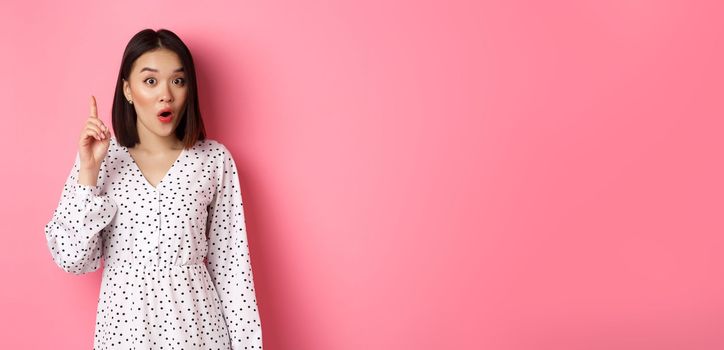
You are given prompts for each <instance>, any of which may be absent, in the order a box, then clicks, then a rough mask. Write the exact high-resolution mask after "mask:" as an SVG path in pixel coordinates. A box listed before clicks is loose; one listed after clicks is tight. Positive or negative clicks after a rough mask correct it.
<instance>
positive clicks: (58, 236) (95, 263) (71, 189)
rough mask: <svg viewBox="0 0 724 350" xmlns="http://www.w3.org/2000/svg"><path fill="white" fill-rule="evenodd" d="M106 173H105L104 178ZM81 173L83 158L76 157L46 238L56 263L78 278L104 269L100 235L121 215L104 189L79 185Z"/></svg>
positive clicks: (48, 227) (47, 227)
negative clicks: (81, 159)
mask: <svg viewBox="0 0 724 350" xmlns="http://www.w3.org/2000/svg"><path fill="white" fill-rule="evenodd" d="M103 172H104V171H103V170H101V174H102V173H103ZM79 173H80V157H79V154H78V153H76V155H75V163H74V164H73V168H72V169H71V171H70V174H69V175H68V178H67V179H66V181H65V185H64V186H63V192H62V194H61V196H60V201H59V202H58V206H57V208H56V209H55V211H54V212H53V217H52V218H51V219H50V221H49V222H48V223H47V224H46V225H45V238H46V240H47V243H48V249H50V253H51V255H52V257H53V261H55V263H56V264H57V265H58V266H60V268H62V269H63V270H64V271H66V272H69V273H72V274H76V275H82V274H85V273H88V272H92V271H96V270H98V268H99V267H100V260H101V256H102V254H101V253H102V243H103V242H102V238H101V235H100V232H101V230H103V229H104V228H105V227H106V226H107V225H108V224H109V223H110V222H111V220H112V219H113V217H114V216H115V214H116V211H117V206H116V203H115V202H114V201H113V199H111V198H110V197H108V196H105V195H103V196H101V195H100V190H101V187H100V186H89V185H81V184H78V175H79ZM99 181H100V180H99Z"/></svg>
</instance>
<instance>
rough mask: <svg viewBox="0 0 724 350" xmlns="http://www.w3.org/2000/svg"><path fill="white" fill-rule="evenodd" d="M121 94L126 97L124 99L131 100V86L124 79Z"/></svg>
mask: <svg viewBox="0 0 724 350" xmlns="http://www.w3.org/2000/svg"><path fill="white" fill-rule="evenodd" d="M123 94H124V95H126V99H127V100H130V99H131V85H130V84H129V83H128V81H127V80H126V79H123Z"/></svg>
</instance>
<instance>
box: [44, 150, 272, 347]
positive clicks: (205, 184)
mask: <svg viewBox="0 0 724 350" xmlns="http://www.w3.org/2000/svg"><path fill="white" fill-rule="evenodd" d="M79 171H80V158H79V155H78V154H77V153H76V158H75V163H74V164H73V167H72V169H71V171H70V174H69V175H68V178H67V180H66V182H65V185H64V187H63V192H62V194H61V197H60V201H59V203H58V207H57V208H56V209H55V211H54V212H53V216H52V218H51V220H50V221H49V222H48V223H47V224H46V225H45V237H46V239H47V243H48V249H49V250H50V253H51V256H52V258H53V261H54V262H55V263H56V264H57V265H58V266H59V267H60V268H61V269H63V270H64V271H66V272H69V273H72V274H76V275H82V274H86V273H88V272H92V271H96V270H98V269H99V268H100V266H101V260H103V265H104V267H103V277H102V282H101V290H100V294H99V296H98V309H97V312H96V325H95V335H94V344H93V349H96V350H99V349H159V350H160V349H208V350H211V349H216V350H222V349H223V350H228V349H233V350H241V349H261V348H262V333H261V319H260V317H259V311H258V308H257V302H256V292H255V290H254V279H253V275H252V269H251V260H250V258H249V246H248V243H247V234H246V223H245V219H244V210H243V203H242V198H241V190H240V187H239V179H238V173H237V169H236V163H235V162H234V158H233V157H232V155H231V153H230V152H229V150H228V149H227V148H226V147H225V146H224V145H223V144H222V143H220V142H219V141H216V140H213V139H208V138H207V139H205V140H199V141H198V142H197V143H196V144H195V145H194V146H193V147H191V148H188V149H184V150H183V151H182V152H181V154H180V155H179V156H178V158H177V159H176V161H175V162H174V163H173V165H172V166H171V168H170V169H169V170H168V172H167V173H166V174H165V175H164V177H163V178H162V179H161V180H160V182H159V183H158V184H156V186H153V185H152V184H151V183H150V182H148V181H147V180H146V178H145V177H144V176H143V174H142V173H141V170H140V169H139V168H138V166H137V164H136V163H135V161H134V160H133V158H132V157H131V155H130V153H129V152H128V149H127V148H126V147H123V146H121V145H120V144H118V143H117V141H116V139H115V137H113V136H112V137H111V140H110V147H109V149H108V154H107V155H106V158H105V159H104V160H103V163H102V165H101V169H100V172H99V175H98V179H97V185H96V186H87V185H80V184H78V175H79Z"/></svg>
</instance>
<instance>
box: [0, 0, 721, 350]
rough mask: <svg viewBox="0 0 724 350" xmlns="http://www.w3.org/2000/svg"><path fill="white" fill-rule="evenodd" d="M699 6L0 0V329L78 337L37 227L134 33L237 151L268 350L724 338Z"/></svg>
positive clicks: (711, 65) (76, 315)
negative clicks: (173, 52)
mask: <svg viewBox="0 0 724 350" xmlns="http://www.w3.org/2000/svg"><path fill="white" fill-rule="evenodd" d="M723 22H724V5H722V3H721V2H717V1H683V0H680V1H646V0H641V1H631V0H613V1H577V0H568V1H521V0H500V1H472V0H471V1H437V2H432V1H380V0H373V1H369V0H368V1H356V2H351V1H344V2H343V1H289V2H279V1H256V2H250V1H246V2H237V1H234V2H228V3H219V2H214V1H159V2H152V3H151V2H146V1H124V2H104V4H100V3H99V2H91V1H88V2H76V3H72V4H67V3H65V2H56V1H46V2H43V3H30V2H27V3H23V4H22V5H21V4H20V3H19V2H18V3H17V4H12V3H9V2H7V1H5V2H2V3H1V4H0V40H1V42H0V43H1V45H2V55H0V77H1V79H2V84H0V99H1V103H2V116H1V117H0V118H2V121H3V123H4V125H3V126H4V130H3V131H4V137H3V138H2V139H0V152H2V154H1V156H2V159H1V160H2V163H3V168H4V170H3V172H2V182H1V186H2V188H1V189H0V190H1V191H2V192H1V193H2V194H3V196H4V199H5V200H3V201H1V202H0V206H2V207H1V208H0V209H1V210H2V216H3V217H2V219H3V223H2V224H3V227H2V237H3V241H2V244H0V266H2V276H0V278H1V279H2V285H3V287H2V288H0V293H1V294H0V310H2V312H1V314H2V316H0V322H1V324H0V329H2V336H0V348H4V349H11V348H12V349H15V348H24V349H31V348H33V349H46V348H56V349H88V348H90V347H91V344H92V337H93V329H94V322H95V308H96V302H97V296H98V291H99V283H100V276H101V275H100V271H98V272H95V273H92V274H89V275H85V276H81V277H79V276H73V275H70V274H66V273H64V272H62V270H60V269H59V268H58V267H57V266H55V265H54V264H53V262H52V260H51V257H50V252H49V251H48V249H47V246H46V242H45V238H44V235H43V225H44V224H45V223H46V222H47V221H48V220H49V219H50V216H51V214H52V211H53V209H54V208H55V206H56V204H57V201H58V199H59V196H60V192H61V190H62V184H63V181H64V180H65V178H66V176H67V174H68V171H69V170H70V166H71V165H72V162H73V157H74V155H75V152H76V150H77V139H78V137H79V133H80V130H81V128H82V127H83V123H84V121H85V118H87V113H88V97H89V95H91V94H94V95H95V96H96V97H97V100H98V105H99V113H100V116H101V118H102V119H103V120H104V121H105V122H106V123H107V124H110V105H111V101H112V93H113V88H114V83H115V78H116V76H117V74H118V67H119V64H120V59H121V54H122V52H123V49H124V47H125V45H126V43H127V42H128V40H129V39H130V38H131V36H132V35H133V34H135V33H136V32H137V31H139V30H141V29H143V28H147V27H150V28H153V29H159V28H168V29H171V30H173V31H175V32H176V33H177V34H179V35H180V36H181V38H182V39H183V40H184V41H185V42H186V43H187V44H188V45H189V47H190V49H191V51H192V53H193V54H194V58H195V61H196V63H197V73H198V74H199V76H200V81H199V87H200V90H201V103H202V112H203V115H204V118H205V121H206V123H207V126H208V130H209V134H210V136H211V137H212V138H215V139H217V140H219V141H221V142H223V143H225V144H226V145H228V147H229V148H230V150H231V151H232V153H233V155H234V157H235V159H236V161H237V162H238V163H239V167H240V169H241V174H240V178H241V182H242V193H243V196H244V199H245V208H246V213H247V214H246V217H247V225H248V230H249V241H250V247H251V251H252V264H253V268H254V269H255V283H256V287H257V296H258V303H259V305H260V311H261V317H262V325H263V327H264V328H263V330H264V345H265V348H266V349H495V350H497V349H501V350H502V349H521V350H522V349H684V348H685V349H721V348H724V332H723V331H722V329H723V325H724V297H723V295H724V282H723V281H722V279H723V278H724V255H723V254H722V249H723V247H724V237H723V234H724V216H723V215H722V214H723V209H724V185H723V181H722V180H724V165H723V162H722V156H723V153H724V152H723V151H724V141H723V140H724V138H723V137H722V131H724V128H723V126H724V125H723V124H724V123H723V122H722V112H724V105H723V104H722V101H723V99H722V93H723V92H724V91H723V89H722V86H723V83H724V79H723V78H724V49H723V47H724V46H723V45H724V26H722V25H721V24H722V23H723Z"/></svg>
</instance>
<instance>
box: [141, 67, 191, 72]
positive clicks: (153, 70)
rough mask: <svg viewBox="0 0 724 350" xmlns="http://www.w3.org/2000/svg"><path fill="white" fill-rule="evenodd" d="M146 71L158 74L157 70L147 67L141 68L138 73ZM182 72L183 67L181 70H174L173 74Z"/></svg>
mask: <svg viewBox="0 0 724 350" xmlns="http://www.w3.org/2000/svg"><path fill="white" fill-rule="evenodd" d="M147 70H150V71H151V72H156V73H158V69H153V68H149V67H143V68H141V71H140V72H139V73H143V72H144V71H147ZM183 71H184V67H181V68H176V70H175V71H173V72H174V73H176V72H183Z"/></svg>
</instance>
